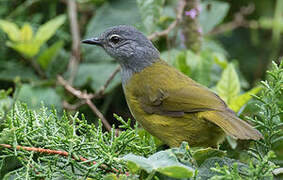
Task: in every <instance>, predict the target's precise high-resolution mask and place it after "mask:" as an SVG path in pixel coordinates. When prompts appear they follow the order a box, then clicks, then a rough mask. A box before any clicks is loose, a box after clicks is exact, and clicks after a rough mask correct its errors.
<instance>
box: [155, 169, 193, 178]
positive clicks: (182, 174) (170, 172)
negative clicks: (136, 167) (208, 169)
mask: <svg viewBox="0 0 283 180" xmlns="http://www.w3.org/2000/svg"><path fill="white" fill-rule="evenodd" d="M157 171H158V172H160V173H162V174H164V175H166V176H169V177H172V178H178V179H181V178H190V177H193V175H194V171H193V169H191V168H188V167H187V166H170V167H164V168H158V170H157Z"/></svg>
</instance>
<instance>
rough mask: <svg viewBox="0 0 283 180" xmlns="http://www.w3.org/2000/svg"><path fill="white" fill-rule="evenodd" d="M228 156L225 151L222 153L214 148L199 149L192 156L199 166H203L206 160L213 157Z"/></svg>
mask: <svg viewBox="0 0 283 180" xmlns="http://www.w3.org/2000/svg"><path fill="white" fill-rule="evenodd" d="M225 154H226V152H225V151H221V150H218V149H213V148H210V147H209V148H205V149H197V150H195V151H193V153H192V155H193V158H194V160H196V162H197V164H198V165H201V164H202V163H203V162H204V161H205V160H206V159H209V158H211V157H223V156H224V155H225Z"/></svg>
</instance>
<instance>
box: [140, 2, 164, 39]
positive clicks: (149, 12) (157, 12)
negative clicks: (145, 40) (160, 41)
mask: <svg viewBox="0 0 283 180" xmlns="http://www.w3.org/2000/svg"><path fill="white" fill-rule="evenodd" d="M137 3H138V7H139V10H140V12H141V17H142V21H143V23H144V26H145V27H146V30H147V32H148V34H151V33H153V32H155V31H156V29H157V23H158V21H159V18H160V16H161V13H162V9H163V7H162V6H163V4H164V0H137Z"/></svg>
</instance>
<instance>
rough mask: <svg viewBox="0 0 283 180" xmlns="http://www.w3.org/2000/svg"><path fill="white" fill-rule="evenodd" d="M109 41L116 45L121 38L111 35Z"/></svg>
mask: <svg viewBox="0 0 283 180" xmlns="http://www.w3.org/2000/svg"><path fill="white" fill-rule="evenodd" d="M110 41H111V42H112V43H113V44H117V43H119V42H120V41H121V37H120V36H118V35H113V36H111V37H110Z"/></svg>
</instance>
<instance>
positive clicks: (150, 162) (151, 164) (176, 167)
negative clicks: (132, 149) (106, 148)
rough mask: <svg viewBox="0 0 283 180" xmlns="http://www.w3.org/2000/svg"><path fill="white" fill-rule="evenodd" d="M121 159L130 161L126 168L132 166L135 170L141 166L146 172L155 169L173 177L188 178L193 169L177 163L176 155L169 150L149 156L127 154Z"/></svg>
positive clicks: (191, 174)
mask: <svg viewBox="0 0 283 180" xmlns="http://www.w3.org/2000/svg"><path fill="white" fill-rule="evenodd" d="M123 159H124V160H126V161H128V162H130V166H128V168H132V167H134V170H135V171H137V168H141V169H144V170H145V171H147V172H148V173H151V172H153V171H157V172H159V173H162V174H164V175H166V176H169V177H173V178H190V177H192V176H193V175H194V169H193V168H191V167H188V166H185V165H183V164H181V163H179V162H178V159H177V157H176V156H175V155H174V154H173V153H172V152H170V151H159V152H157V153H155V154H153V155H151V156H150V157H149V158H144V157H141V156H136V155H133V154H128V155H126V156H124V157H123ZM131 164H132V165H131ZM133 164H135V166H134V165H133ZM128 165H129V164H128Z"/></svg>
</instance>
